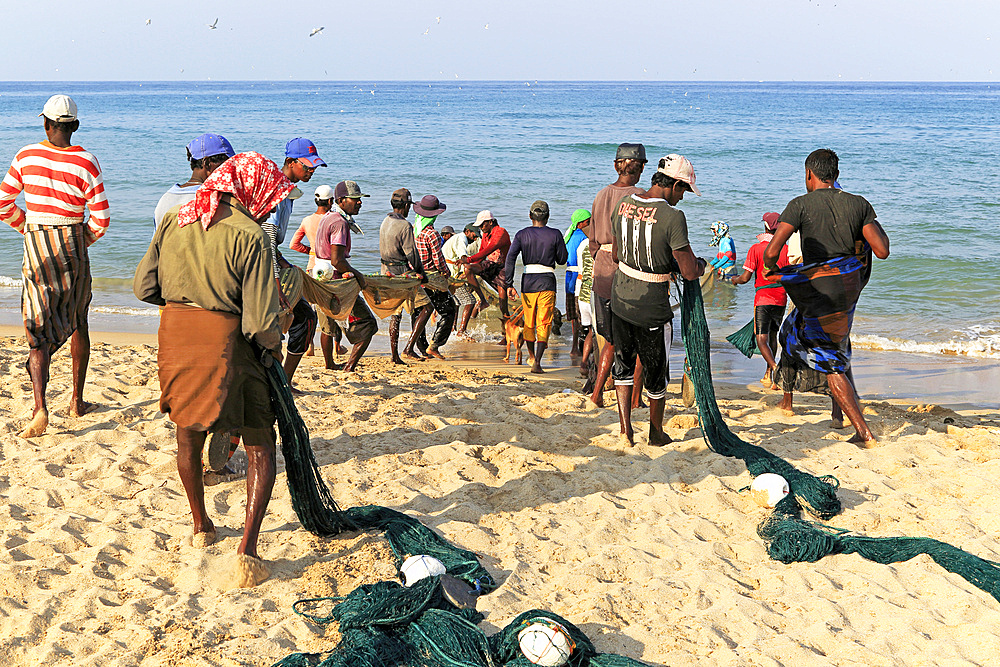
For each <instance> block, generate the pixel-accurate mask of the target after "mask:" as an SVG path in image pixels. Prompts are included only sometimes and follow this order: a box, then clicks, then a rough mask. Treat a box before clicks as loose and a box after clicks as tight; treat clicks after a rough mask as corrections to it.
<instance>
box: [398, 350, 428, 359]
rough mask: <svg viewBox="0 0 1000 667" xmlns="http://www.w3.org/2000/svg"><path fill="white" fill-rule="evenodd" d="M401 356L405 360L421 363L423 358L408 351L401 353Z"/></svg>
mask: <svg viewBox="0 0 1000 667" xmlns="http://www.w3.org/2000/svg"><path fill="white" fill-rule="evenodd" d="M403 356H404V357H406V358H407V359H413V360H414V361H423V360H424V358H423V357H421V356H420V355H419V354H417V353H416V352H413V351H409V352H405V351H404V352H403Z"/></svg>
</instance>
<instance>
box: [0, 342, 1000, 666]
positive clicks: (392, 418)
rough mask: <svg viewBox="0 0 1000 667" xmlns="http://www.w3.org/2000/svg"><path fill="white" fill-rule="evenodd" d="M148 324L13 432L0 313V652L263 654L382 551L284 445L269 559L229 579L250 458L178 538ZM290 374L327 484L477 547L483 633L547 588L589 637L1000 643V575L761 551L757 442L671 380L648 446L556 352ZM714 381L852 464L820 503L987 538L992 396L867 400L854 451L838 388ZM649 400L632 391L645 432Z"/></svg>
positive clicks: (78, 656)
mask: <svg viewBox="0 0 1000 667" xmlns="http://www.w3.org/2000/svg"><path fill="white" fill-rule="evenodd" d="M95 338H96V337H95ZM143 341H145V342H147V343H148V342H151V341H150V339H149V338H148V337H147V338H135V337H132V339H131V340H116V341H115V343H116V344H110V343H95V344H94V349H93V357H92V361H91V372H90V381H89V385H88V388H87V391H86V394H85V397H86V398H87V400H90V401H97V402H99V403H100V404H101V408H100V409H99V410H98V411H97V412H95V413H92V414H89V415H85V416H83V417H81V418H77V419H72V420H71V419H69V418H68V417H67V416H66V414H65V406H66V403H67V401H68V397H69V370H70V362H69V357H68V354H67V353H66V352H65V351H62V352H60V353H59V354H57V355H56V357H55V360H54V364H53V369H52V381H51V385H50V391H49V396H50V408H51V410H52V423H51V425H50V427H49V430H48V432H47V433H46V435H44V436H43V437H40V438H36V439H33V440H31V441H26V440H23V439H20V438H18V437H17V436H16V433H17V431H18V429H19V428H20V427H21V426H22V425H23V423H24V422H25V421H26V419H27V418H28V417H29V416H30V403H29V396H30V385H29V382H28V378H27V376H26V374H25V373H24V372H23V370H22V369H21V367H20V364H21V363H22V362H23V359H24V356H25V354H26V347H25V344H24V341H23V339H22V338H18V339H15V338H4V339H3V341H2V342H3V347H2V349H0V370H2V371H3V372H4V378H5V380H6V381H5V382H4V384H3V387H2V388H0V413H2V415H3V427H2V429H0V493H2V495H3V498H4V503H3V504H2V506H0V513H2V520H0V657H2V658H3V660H2V664H4V665H42V664H45V665H116V666H126V665H167V664H170V665H226V666H229V665H269V664H271V663H273V662H274V661H276V660H278V659H280V658H282V657H284V656H285V655H287V654H288V653H290V652H293V651H316V652H318V651H324V650H329V649H331V648H332V647H333V646H334V645H335V644H336V641H337V638H338V635H337V631H336V627H335V626H333V627H330V628H322V627H318V626H315V625H312V624H310V623H308V622H306V621H305V620H303V619H302V618H300V617H298V616H296V615H295V614H294V613H293V612H292V604H293V603H294V602H295V601H296V600H298V599H299V598H303V597H315V596H324V595H344V594H346V593H348V592H350V591H351V590H353V589H354V588H355V587H356V586H358V585H360V584H363V583H372V582H375V581H379V580H383V579H388V578H391V577H393V576H395V567H394V565H393V561H392V557H391V552H390V551H389V548H388V545H387V543H386V542H385V540H384V539H382V538H381V536H380V535H378V534H374V533H373V534H351V535H346V536H343V537H341V538H337V539H320V538H316V537H314V536H312V535H310V534H309V533H308V532H306V531H305V530H303V529H302V528H301V527H300V526H299V524H298V522H297V520H296V518H295V515H294V513H293V512H292V510H291V507H290V504H289V497H288V490H287V486H286V481H285V477H284V473H283V467H281V462H280V457H279V477H278V482H277V484H276V486H275V493H274V497H273V500H272V501H271V505H270V511H269V513H268V516H267V518H266V520H265V522H264V526H263V532H262V534H261V542H260V553H261V555H262V557H263V558H264V560H265V561H266V565H267V568H268V569H269V570H270V573H271V576H270V578H269V579H267V580H266V581H265V582H263V583H262V584H260V585H259V586H257V587H255V588H252V589H245V588H233V581H232V580H233V572H234V571H235V570H236V557H235V549H236V546H237V544H238V542H239V536H240V533H241V530H242V523H243V513H244V498H245V487H244V485H245V482H244V480H243V479H241V478H237V479H228V480H213V481H217V482H218V483H216V484H214V485H213V486H210V487H208V489H207V502H208V507H209V510H210V512H211V515H212V517H213V519H214V520H215V523H216V526H217V527H218V540H217V541H216V542H215V543H214V544H212V545H210V546H208V547H206V548H204V549H200V548H196V547H194V546H192V544H191V524H190V519H189V515H188V508H187V502H186V499H185V496H184V492H183V489H182V487H181V484H180V480H179V479H178V477H177V474H176V471H175V464H174V452H175V446H174V440H173V437H174V431H173V427H172V425H171V424H170V422H169V421H167V420H166V419H165V418H164V416H163V415H161V414H159V413H158V412H157V397H158V384H157V380H156V365H155V358H156V355H155V349H154V348H153V347H152V346H151V345H149V344H136V343H141V342H143ZM124 343H131V344H124ZM500 356H501V352H500V348H496V357H497V358H499V357H500ZM297 383H298V386H299V387H300V388H301V389H303V390H305V392H306V393H305V395H303V396H301V397H299V398H298V399H297V402H298V405H299V409H300V410H301V412H302V414H303V416H304V418H305V420H306V422H307V424H308V425H309V428H310V431H311V435H312V437H313V447H314V449H315V452H316V456H317V459H318V460H319V462H320V464H321V465H322V466H323V472H324V475H325V477H326V479H327V482H328V483H329V484H330V485H331V488H332V489H333V492H334V495H335V497H336V498H337V500H338V502H339V503H340V504H341V505H343V506H351V505H357V504H379V505H385V506H388V507H393V508H396V509H399V510H401V511H404V512H407V513H409V514H411V515H413V516H415V517H417V518H419V519H420V520H421V521H423V522H425V523H426V524H428V525H429V526H432V527H433V528H435V529H436V530H438V531H440V532H441V533H442V534H443V535H445V536H446V537H447V538H448V539H450V540H453V541H454V542H455V543H457V544H459V545H461V546H463V547H466V548H469V549H472V550H474V551H476V552H477V553H478V554H480V555H481V556H482V561H483V563H484V565H485V566H486V567H487V568H488V569H489V570H490V571H491V572H492V573H493V574H494V575H495V577H496V578H497V579H498V581H500V582H502V585H501V586H500V588H499V589H498V590H497V591H495V592H494V593H492V594H491V595H488V596H486V597H485V598H484V599H482V600H481V601H480V605H479V606H480V609H481V610H482V611H484V612H485V613H486V615H487V620H486V621H485V623H484V626H483V627H484V628H485V629H486V630H487V632H489V633H492V632H495V631H496V630H497V629H498V628H500V627H502V626H503V625H505V624H506V623H507V622H508V621H509V620H510V619H511V618H513V617H514V616H515V615H516V614H518V613H520V612H522V611H525V610H527V609H530V608H536V607H540V608H544V609H549V610H551V611H554V612H556V613H558V614H560V615H562V616H565V617H566V618H568V619H570V620H572V621H573V622H574V623H576V624H577V625H579V626H580V627H581V628H582V629H583V630H584V631H585V632H587V633H588V634H589V635H590V637H591V638H592V639H593V641H594V643H595V644H596V646H597V648H598V649H599V650H601V651H605V652H615V653H621V654H624V655H627V656H629V657H633V658H637V659H641V660H643V661H646V662H648V663H651V664H670V665H704V664H712V665H830V664H838V665H841V664H842V665H848V664H851V665H854V664H857V665H903V664H947V665H953V664H990V663H993V662H994V661H995V660H996V655H997V654H998V652H1000V638H998V637H997V635H996V633H994V632H993V629H994V628H996V627H998V626H1000V603H998V602H997V601H996V600H994V599H993V598H992V597H990V596H989V595H987V594H986V593H984V592H982V591H980V590H979V589H977V588H975V587H973V586H972V585H971V584H969V583H967V582H966V581H965V580H963V579H962V578H960V577H958V576H956V575H953V574H950V573H948V572H945V571H944V570H942V569H941V568H940V567H938V566H937V565H936V564H934V563H933V562H932V561H931V560H930V559H929V558H927V557H925V556H921V557H919V558H917V559H915V560H913V561H910V562H907V563H901V564H897V565H892V566H885V565H879V564H876V563H872V562H869V561H865V560H863V559H861V558H860V557H858V556H856V555H842V556H832V557H828V558H825V559H823V560H821V561H819V562H817V563H802V564H795V565H782V564H780V563H778V562H775V561H772V560H770V559H768V557H767V555H766V553H765V551H764V546H763V544H762V542H761V540H760V538H759V537H758V536H757V534H756V532H755V529H756V525H757V524H758V523H759V522H760V521H761V520H762V519H763V518H764V516H765V510H764V509H762V508H760V507H758V506H757V505H756V504H755V503H754V502H753V501H752V499H751V498H750V496H749V495H748V494H747V493H745V492H744V493H740V492H739V490H740V489H741V488H743V487H745V486H747V485H748V484H749V481H750V478H749V475H748V474H747V472H746V469H745V467H744V466H743V464H742V463H741V462H739V461H735V460H730V459H726V458H723V457H720V456H718V455H716V454H714V453H712V452H711V451H709V450H708V449H707V448H706V446H705V444H704V442H703V440H702V438H701V434H700V431H699V430H698V428H697V420H696V417H695V415H694V413H693V412H692V411H691V410H686V409H684V408H683V406H682V405H681V402H680V399H679V387H678V385H677V384H676V383H674V384H671V386H670V394H669V395H668V408H667V419H668V422H667V425H668V433H669V434H670V435H671V436H672V437H673V438H674V439H675V440H676V442H675V443H674V444H672V445H670V446H667V447H663V448H651V447H649V446H647V445H645V444H643V441H644V438H642V437H640V438H639V441H640V442H639V444H638V445H637V446H636V447H634V448H626V447H623V446H621V445H620V444H619V441H618V437H617V431H618V426H617V417H616V413H615V411H614V407H613V405H614V403H613V399H612V395H611V394H610V393H609V394H607V398H608V402H609V405H611V406H612V407H610V408H605V409H599V408H597V407H595V406H593V405H592V404H590V403H589V402H588V401H587V400H586V399H585V398H584V397H583V396H582V395H581V394H579V393H577V392H576V391H575V390H576V389H577V388H578V387H579V385H580V383H579V382H578V381H577V379H576V378H575V377H574V375H573V371H572V370H571V369H566V370H563V371H560V372H558V373H553V374H550V375H549V376H546V377H543V378H536V377H532V376H528V375H527V373H526V367H523V366H522V367H520V368H517V367H513V366H509V367H500V366H498V365H493V366H489V367H486V368H476V367H474V366H473V365H472V364H468V363H466V364H450V363H443V362H425V363H421V364H412V365H411V366H409V367H407V368H405V369H400V368H396V367H393V366H392V365H391V364H390V363H389V361H388V359H387V358H385V357H376V358H372V359H365V360H364V361H363V362H362V365H361V370H360V372H359V373H357V374H356V375H353V376H349V375H345V374H342V373H330V372H327V371H325V370H323V369H321V368H320V366H319V363H318V360H317V359H315V358H306V360H305V361H304V362H303V366H302V367H301V369H300V371H299V373H298V375H297ZM565 390H570V391H569V392H568V393H566V391H565ZM717 391H718V393H719V396H720V407H721V409H722V411H723V414H724V415H725V416H726V417H727V418H728V420H729V423H730V425H731V427H732V428H733V429H734V430H735V431H736V432H737V433H739V434H740V435H741V436H742V437H744V438H745V439H747V440H750V441H752V442H756V443H760V444H762V445H763V446H765V447H767V448H768V449H769V450H771V451H773V452H774V453H776V454H778V455H780V456H782V457H784V458H786V459H787V460H789V461H791V462H792V463H793V464H795V465H797V466H799V467H801V468H802V469H804V470H807V471H810V472H813V473H816V474H833V475H836V476H837V477H838V478H839V479H840V481H841V484H842V489H841V491H840V497H841V499H842V501H843V503H844V512H843V513H842V514H841V515H840V516H837V517H835V518H834V519H833V520H832V521H831V522H830V523H831V524H834V525H837V526H840V527H844V528H850V529H853V530H856V531H859V532H862V533H865V534H868V535H872V536H895V535H909V536H922V535H927V536H932V537H937V538H940V539H944V540H946V541H948V542H951V543H952V544H955V545H956V546H960V547H962V548H964V549H967V550H968V551H971V552H972V553H975V554H977V555H979V556H982V557H984V558H987V559H991V560H1000V543H998V541H997V539H996V535H997V533H998V531H1000V510H998V509H997V506H996V505H994V504H993V502H992V499H993V497H994V493H995V487H996V479H997V477H998V476H1000V414H997V413H996V412H991V411H982V410H980V411H978V412H965V411H963V412H961V413H956V412H952V411H951V410H948V409H945V408H941V407H938V406H931V405H922V406H917V405H905V404H900V403H897V402H885V401H874V402H873V401H866V408H865V411H866V413H867V414H868V416H869V419H870V420H871V422H872V426H873V430H874V431H875V433H876V435H878V436H879V437H880V438H881V440H882V444H881V446H880V447H879V448H878V449H875V450H871V451H865V450H861V449H858V448H857V447H855V446H854V445H851V444H848V443H846V442H844V441H843V439H844V438H846V437H847V435H848V433H846V432H844V431H834V430H832V429H830V428H829V410H828V405H827V402H826V400H825V399H821V398H820V397H812V398H805V397H804V398H802V399H801V400H799V401H798V404H799V405H800V406H801V407H802V408H803V409H802V411H801V414H799V415H797V416H794V417H790V418H786V417H783V416H781V415H780V414H779V413H778V412H776V411H775V409H774V408H773V406H774V405H775V404H776V403H777V400H778V398H779V397H778V395H776V394H774V393H770V392H765V391H764V390H763V389H762V388H761V387H759V386H752V385H751V386H745V387H744V386H732V385H731V386H724V385H720V386H718V387H717ZM647 417H648V413H647V411H645V410H639V411H637V412H636V414H635V420H636V422H637V427H638V428H637V432H638V433H642V432H643V430H642V429H643V428H644V427H645V421H644V420H645V419H646V418H647ZM241 456H242V453H239V454H237V457H241ZM237 462H239V460H238V461H237Z"/></svg>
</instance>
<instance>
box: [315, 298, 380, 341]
mask: <svg viewBox="0 0 1000 667" xmlns="http://www.w3.org/2000/svg"><path fill="white" fill-rule="evenodd" d="M319 327H320V331H322V332H323V333H325V334H326V335H327V336H336V329H340V330H341V331H343V332H344V334H345V335H346V336H347V341H348V342H349V343H350V344H351V345H357V344H358V343H360V342H361V341H363V340H366V339H370V338H371V337H372V336H374V335H375V333H376V332H377V331H378V320H376V319H375V316H374V315H372V311H371V309H370V308H368V304H367V303H365V300H364V299H362V298H361V295H358V298H357V300H355V302H354V307H353V308H352V309H351V314H350V316H349V317H348V318H347V326H344V324H342V323H339V322H337V321H336V320H334V319H333V318H330V317H327V316H326V315H325V314H324V313H323V311H320V312H319Z"/></svg>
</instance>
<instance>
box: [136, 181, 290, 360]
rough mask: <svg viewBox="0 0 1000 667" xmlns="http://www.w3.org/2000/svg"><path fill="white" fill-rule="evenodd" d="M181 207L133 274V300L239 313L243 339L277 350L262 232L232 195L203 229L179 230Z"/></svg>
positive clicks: (274, 294)
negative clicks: (168, 302) (183, 304)
mask: <svg viewBox="0 0 1000 667" xmlns="http://www.w3.org/2000/svg"><path fill="white" fill-rule="evenodd" d="M179 208H180V207H179V206H178V207H174V208H173V209H171V210H170V211H168V212H167V214H166V215H165V216H164V217H163V222H162V223H161V224H160V225H159V227H157V229H156V234H154V235H153V241H152V242H151V243H150V244H149V250H147V251H146V255H145V256H144V257H143V258H142V261H140V262H139V266H138V268H137V269H136V270H135V279H134V280H133V283H132V291H133V292H134V293H135V295H136V297H138V298H139V300H140V301H145V302H146V303H152V304H155V305H158V306H162V305H164V304H165V303H166V302H167V301H175V302H179V303H188V304H193V305H196V306H199V307H201V308H204V309H205V310H215V311H222V312H227V313H233V314H235V315H239V316H241V317H242V319H243V335H244V336H246V338H247V340H249V341H253V342H255V343H257V344H258V345H260V346H262V347H265V348H267V349H269V350H278V349H280V348H281V327H280V325H279V323H278V315H279V312H280V308H279V305H278V286H277V283H276V282H275V280H274V272H273V270H272V264H273V260H272V257H271V246H270V242H269V240H268V238H267V235H266V234H265V233H264V230H263V229H261V227H260V225H259V224H257V223H256V222H255V221H254V220H253V218H252V217H250V214H249V212H247V210H246V209H245V208H243V207H242V206H241V205H240V204H239V203H238V202H236V201H234V200H233V198H232V195H223V197H222V199H221V200H220V202H219V208H218V210H217V211H216V213H215V218H214V219H213V220H214V221H213V223H212V225H211V226H210V227H209V228H208V229H207V230H206V229H204V228H203V227H202V226H201V224H199V223H195V224H191V225H186V226H184V227H180V226H178V224H177V211H178V209H179ZM191 335H192V336H197V335H198V332H196V331H192V332H191Z"/></svg>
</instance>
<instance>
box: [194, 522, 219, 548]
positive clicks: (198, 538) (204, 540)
mask: <svg viewBox="0 0 1000 667" xmlns="http://www.w3.org/2000/svg"><path fill="white" fill-rule="evenodd" d="M217 536H218V534H217V533H216V532H215V526H212V527H211V528H209V529H208V530H203V531H201V532H200V533H195V534H194V535H192V536H191V546H193V547H195V548H198V549H204V548H205V547H207V546H208V545H210V544H215V539H216V537H217Z"/></svg>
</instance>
